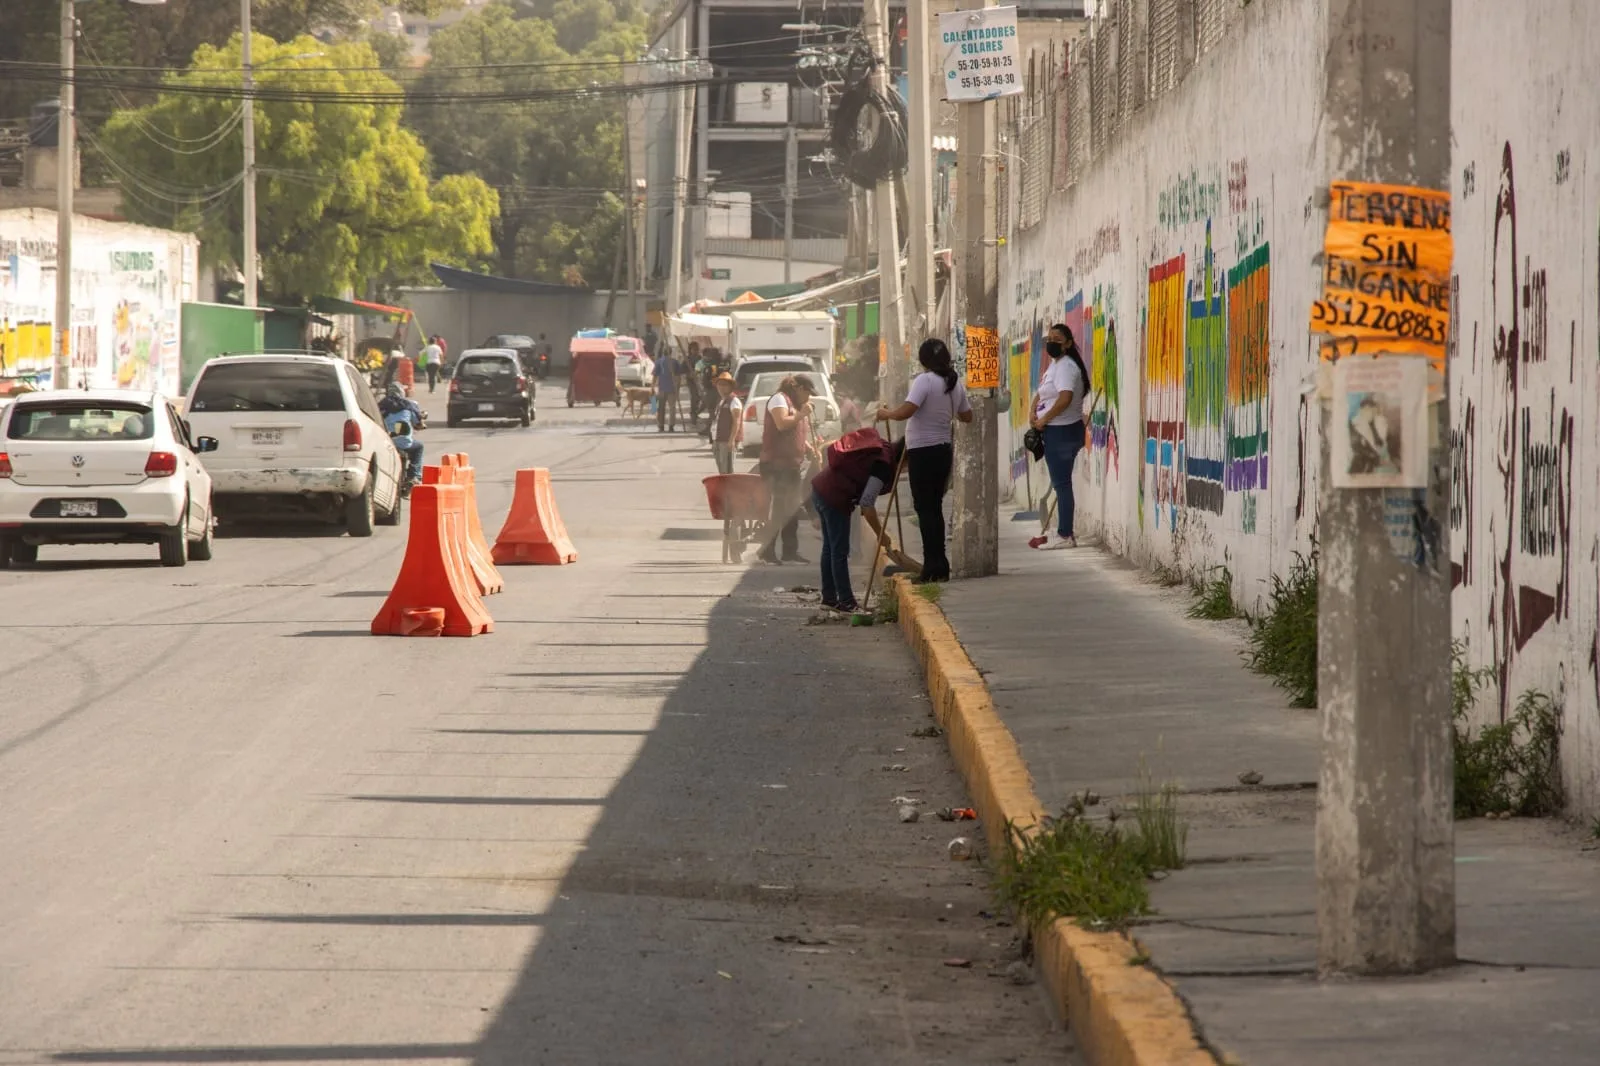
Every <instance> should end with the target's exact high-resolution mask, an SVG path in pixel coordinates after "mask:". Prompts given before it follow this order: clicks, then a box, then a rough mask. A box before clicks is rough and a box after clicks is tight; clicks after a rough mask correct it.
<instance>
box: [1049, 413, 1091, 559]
mask: <svg viewBox="0 0 1600 1066" xmlns="http://www.w3.org/2000/svg"><path fill="white" fill-rule="evenodd" d="M1083 442H1084V425H1083V423H1082V422H1074V423H1072V424H1071V425H1067V426H1045V427H1044V465H1045V466H1046V467H1047V468H1048V469H1049V470H1050V484H1051V486H1053V487H1054V488H1055V490H1056V532H1057V533H1059V534H1060V535H1061V536H1063V537H1070V536H1072V518H1073V511H1074V510H1076V501H1075V500H1073V498H1072V466H1073V464H1074V463H1076V462H1077V461H1078V453H1079V452H1080V451H1082V450H1083Z"/></svg>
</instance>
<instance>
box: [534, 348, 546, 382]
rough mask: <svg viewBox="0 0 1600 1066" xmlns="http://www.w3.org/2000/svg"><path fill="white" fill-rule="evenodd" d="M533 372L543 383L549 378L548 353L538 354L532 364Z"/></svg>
mask: <svg viewBox="0 0 1600 1066" xmlns="http://www.w3.org/2000/svg"><path fill="white" fill-rule="evenodd" d="M533 372H534V373H535V374H537V375H538V377H539V380H540V381H543V380H544V379H545V378H547V377H549V376H550V353H549V352H540V353H539V358H538V361H537V362H535V363H534V367H533Z"/></svg>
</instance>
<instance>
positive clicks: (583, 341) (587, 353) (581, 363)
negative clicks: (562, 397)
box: [567, 337, 622, 407]
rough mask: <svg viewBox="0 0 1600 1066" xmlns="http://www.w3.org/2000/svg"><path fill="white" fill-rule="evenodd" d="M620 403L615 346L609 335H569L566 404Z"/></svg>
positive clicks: (620, 391)
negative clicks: (570, 338) (569, 361)
mask: <svg viewBox="0 0 1600 1066" xmlns="http://www.w3.org/2000/svg"><path fill="white" fill-rule="evenodd" d="M576 403H592V404H594V405H595V406H596V407H598V406H600V405H601V404H603V403H615V404H617V405H618V406H621V404H622V389H621V388H619V387H618V386H617V345H616V342H615V341H613V340H612V339H611V338H609V337H574V338H572V368H571V370H569V371H568V372H567V406H568V407H571V406H572V405H573V404H576Z"/></svg>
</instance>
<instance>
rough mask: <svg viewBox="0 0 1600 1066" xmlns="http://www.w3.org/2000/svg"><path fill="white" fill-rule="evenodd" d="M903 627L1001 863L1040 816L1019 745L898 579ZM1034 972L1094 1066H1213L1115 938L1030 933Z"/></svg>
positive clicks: (937, 625)
mask: <svg viewBox="0 0 1600 1066" xmlns="http://www.w3.org/2000/svg"><path fill="white" fill-rule="evenodd" d="M895 595H896V596H897V598H898V599H899V605H900V628H901V629H902V630H903V631H904V633H905V636H906V640H907V641H908V642H909V643H910V645H911V647H912V650H914V651H915V652H916V653H917V658H918V659H920V660H921V661H922V665H923V668H924V670H925V672H926V676H927V682H928V698H929V699H930V700H931V701H932V703H933V712H934V716H935V717H936V718H937V719H938V722H939V724H940V725H941V726H943V727H944V731H945V736H946V738H947V739H948V740H949V742H950V752H951V754H952V755H953V756H954V757H955V760H956V766H957V767H958V768H959V769H960V770H961V776H962V777H963V778H965V779H966V782H967V788H968V790H969V791H970V792H971V793H972V802H973V805H974V806H975V807H977V809H978V816H979V817H980V818H982V819H983V826H984V832H985V834H986V836H987V838H988V842H989V854H990V855H995V856H998V855H1001V854H1004V851H1003V849H1004V848H1006V847H1007V841H1006V823H1007V822H1011V823H1014V824H1015V825H1017V826H1019V827H1024V826H1033V825H1036V824H1038V821H1039V818H1040V817H1041V816H1042V815H1043V814H1045V813H1046V812H1045V810H1044V806H1043V805H1042V804H1041V803H1040V802H1039V797H1038V795H1037V794H1036V793H1035V792H1034V790H1033V778H1032V776H1031V775H1029V773H1028V767H1027V764H1026V763H1025V762H1023V760H1022V751H1021V749H1020V748H1018V747H1017V741H1016V738H1015V737H1013V736H1012V735H1011V731H1010V730H1009V729H1007V728H1006V725H1005V723H1004V722H1003V721H1001V719H1000V714H999V712H998V711H996V710H995V707H994V700H993V699H992V698H991V697H990V695H989V686H988V685H987V684H985V683H984V680H983V675H982V674H980V673H978V668H977V667H976V666H974V665H973V663H972V660H971V659H970V658H969V657H968V656H967V653H966V650H965V649H964V648H962V646H961V641H960V640H959V639H958V638H957V637H956V632H955V630H954V629H953V628H952V627H951V625H950V622H949V620H948V619H946V618H945V616H944V612H943V611H941V610H940V609H939V608H938V606H937V605H936V604H934V603H932V602H930V601H928V600H925V599H923V598H922V597H921V596H919V595H917V593H916V590H915V589H914V588H912V586H911V584H910V582H908V581H906V580H905V579H904V578H898V577H897V578H895ZM1033 945H1034V953H1035V956H1036V957H1037V960H1038V964H1039V973H1040V976H1041V977H1043V979H1044V982H1045V985H1046V987H1047V988H1049V989H1050V993H1051V998H1052V999H1053V1000H1054V1001H1055V1004H1056V1008H1057V1009H1058V1010H1060V1011H1061V1014H1062V1016H1063V1017H1065V1018H1066V1019H1067V1023H1068V1024H1069V1025H1070V1026H1071V1027H1072V1031H1073V1033H1074V1034H1075V1035H1076V1037H1077V1042H1078V1047H1079V1048H1080V1049H1081V1050H1082V1052H1083V1054H1084V1056H1085V1057H1086V1058H1087V1059H1088V1061H1089V1063H1090V1064H1091V1066H1216V1062H1217V1060H1216V1058H1215V1057H1213V1056H1212V1055H1211V1053H1210V1052H1208V1051H1207V1050H1206V1049H1205V1048H1204V1047H1202V1046H1201V1044H1200V1041H1199V1039H1198V1038H1197V1037H1196V1036H1195V1032H1194V1025H1193V1023H1192V1022H1190V1020H1189V1014H1188V1012H1187V1011H1186V1010H1184V1007H1183V1003H1182V1001H1181V1000H1179V999H1178V995H1177V993H1176V992H1174V991H1173V990H1172V986H1170V985H1168V984H1167V983H1166V982H1165V981H1164V980H1162V979H1161V977H1160V976H1159V975H1158V974H1156V973H1155V972H1154V971H1153V970H1150V969H1149V968H1147V967H1145V966H1141V965H1138V964H1137V963H1136V962H1135V959H1136V958H1138V957H1139V955H1140V949H1139V948H1138V946H1137V945H1136V944H1135V943H1134V942H1133V941H1132V940H1130V939H1129V938H1128V937H1126V936H1124V935H1123V934H1121V933H1096V932H1091V931H1090V930H1087V929H1083V928H1080V927H1079V926H1078V925H1077V924H1076V923H1074V922H1072V921H1069V920H1066V919H1062V920H1059V921H1055V922H1051V923H1050V924H1048V925H1045V926H1041V927H1039V928H1035V929H1034V930H1033Z"/></svg>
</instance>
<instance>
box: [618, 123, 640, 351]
mask: <svg viewBox="0 0 1600 1066" xmlns="http://www.w3.org/2000/svg"><path fill="white" fill-rule="evenodd" d="M633 101H634V97H633V94H632V93H629V94H628V95H627V96H624V97H623V98H622V247H621V251H622V254H623V255H626V256H627V257H628V332H629V333H631V334H635V335H637V334H638V332H639V317H638V316H639V305H638V302H637V300H636V299H635V298H634V293H635V292H636V291H637V290H638V283H639V279H638V275H637V273H636V266H635V263H634V258H633Z"/></svg>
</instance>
